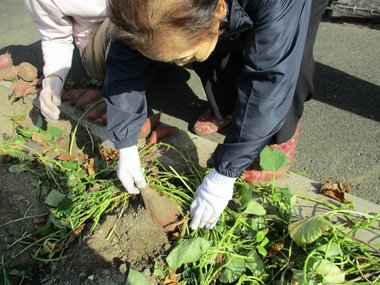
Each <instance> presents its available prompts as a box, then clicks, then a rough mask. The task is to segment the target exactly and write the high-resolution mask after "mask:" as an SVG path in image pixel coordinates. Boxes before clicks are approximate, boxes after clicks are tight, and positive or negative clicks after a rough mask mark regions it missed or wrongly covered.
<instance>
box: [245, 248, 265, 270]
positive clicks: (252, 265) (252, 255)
mask: <svg viewBox="0 0 380 285" xmlns="http://www.w3.org/2000/svg"><path fill="white" fill-rule="evenodd" d="M245 267H246V268H248V269H249V270H250V271H251V272H252V273H253V275H256V276H262V275H264V274H265V266H264V262H263V260H262V259H261V257H260V255H259V254H258V253H257V252H256V251H255V250H251V251H250V252H248V254H247V259H246V260H245Z"/></svg>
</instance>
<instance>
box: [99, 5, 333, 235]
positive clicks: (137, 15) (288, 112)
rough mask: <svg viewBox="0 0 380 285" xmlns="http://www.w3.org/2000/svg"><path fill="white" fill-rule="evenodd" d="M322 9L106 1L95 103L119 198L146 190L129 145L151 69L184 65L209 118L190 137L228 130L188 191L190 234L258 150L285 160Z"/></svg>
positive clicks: (215, 215)
mask: <svg viewBox="0 0 380 285" xmlns="http://www.w3.org/2000/svg"><path fill="white" fill-rule="evenodd" d="M327 2H328V1H327V0H313V1H311V0H297V1H292V0H269V1H262V0H181V1H175V0H168V1H159V0H138V1H137V0H109V3H108V4H109V6H108V10H107V11H108V16H109V17H110V20H111V21H112V22H113V23H114V25H115V28H116V29H117V34H118V36H117V38H115V39H114V40H113V41H112V43H111V46H110V51H109V54H108V58H107V64H106V68H107V74H106V79H105V85H104V89H103V95H104V97H105V100H106V102H107V110H108V118H107V120H108V132H109V136H110V138H111V140H112V141H113V143H114V145H115V147H116V148H118V149H120V161H119V165H118V177H119V179H120V180H121V182H122V183H123V185H124V187H125V188H126V189H127V191H129V192H130V193H139V189H138V188H141V187H144V186H145V184H146V182H145V178H144V176H143V173H142V172H141V168H140V159H139V155H138V152H137V147H136V144H137V137H138V134H139V132H140V129H141V127H142V125H143V123H144V121H145V118H146V116H147V103H146V98H145V91H146V89H147V87H148V86H149V84H150V81H151V79H152V77H153V75H154V72H155V70H156V67H157V65H158V63H159V62H167V63H175V64H177V65H179V66H182V65H185V64H188V63H192V64H193V67H194V69H195V71H196V72H197V74H198V75H199V76H200V78H201V81H202V84H203V86H204V89H205V91H206V94H207V97H208V101H209V103H210V107H211V111H209V112H208V113H207V114H206V115H204V116H203V117H202V119H201V120H199V121H198V122H197V123H196V124H195V131H196V132H198V133H200V134H203V133H204V132H203V131H202V130H206V131H205V132H207V133H209V132H210V130H211V132H212V131H217V130H218V129H220V128H221V127H225V126H227V125H228V124H230V123H231V124H230V128H229V132H228V134H227V135H226V138H225V140H224V142H223V143H222V144H219V145H218V146H217V148H216V149H215V153H214V156H213V160H214V168H213V169H212V171H211V172H210V173H209V174H207V175H206V176H205V177H204V179H203V182H202V183H201V185H200V186H199V187H198V189H197V190H196V192H195V197H194V200H193V202H192V203H191V207H190V214H191V219H192V220H191V224H190V226H191V228H192V229H196V228H202V227H207V228H210V229H211V228H213V227H214V225H215V224H216V223H217V221H218V219H219V217H220V215H221V213H222V212H223V210H224V209H225V207H226V206H227V204H228V202H229V200H230V199H231V198H232V194H233V186H234V183H235V181H236V179H237V177H239V176H240V175H241V174H242V173H243V172H244V171H245V170H246V169H247V168H249V167H250V165H251V164H252V162H254V161H255V160H256V158H257V157H258V156H259V154H260V152H261V151H262V149H263V148H264V147H265V146H266V145H268V144H272V145H273V144H274V145H275V146H277V147H278V148H279V149H282V150H283V151H284V152H286V151H285V150H284V149H285V148H290V149H291V150H292V151H293V152H294V146H295V143H294V141H295V139H296V136H297V130H298V127H297V126H298V121H299V119H300V117H301V115H302V112H303V104H304V102H305V100H307V99H310V98H311V96H312V94H313V80H312V79H313V65H314V61H313V54H312V50H313V45H314V41H315V37H316V33H317V29H318V25H319V22H320V19H321V15H322V14H323V12H324V11H325V8H326V5H327ZM289 144H290V146H289ZM288 154H289V153H288ZM289 156H290V155H289Z"/></svg>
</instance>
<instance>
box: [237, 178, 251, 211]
mask: <svg viewBox="0 0 380 285" xmlns="http://www.w3.org/2000/svg"><path fill="white" fill-rule="evenodd" d="M247 184H248V183H245V184H243V185H244V187H241V188H240V189H239V190H240V191H239V192H240V197H239V199H240V205H241V206H242V207H244V206H246V205H247V204H248V203H249V202H250V201H251V199H252V190H251V187H249V186H248V185H247ZM245 185H247V186H245Z"/></svg>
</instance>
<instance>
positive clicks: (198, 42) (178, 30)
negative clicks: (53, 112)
mask: <svg viewBox="0 0 380 285" xmlns="http://www.w3.org/2000/svg"><path fill="white" fill-rule="evenodd" d="M225 15H226V4H225V0H109V1H108V16H109V17H110V19H111V21H112V22H113V23H114V24H115V26H116V27H117V28H118V36H119V38H120V39H121V40H122V41H124V42H125V43H126V44H127V45H129V46H130V47H131V48H133V49H136V50H138V51H139V52H141V53H142V54H143V55H145V56H146V57H149V58H151V59H154V60H157V61H164V62H175V63H176V64H177V65H184V64H186V63H187V62H190V61H204V60H206V59H207V58H208V57H209V55H210V54H211V52H212V51H213V50H214V48H215V45H216V43H217V40H218V37H219V34H220V29H219V28H220V21H221V20H222V19H223V18H224V16H225Z"/></svg>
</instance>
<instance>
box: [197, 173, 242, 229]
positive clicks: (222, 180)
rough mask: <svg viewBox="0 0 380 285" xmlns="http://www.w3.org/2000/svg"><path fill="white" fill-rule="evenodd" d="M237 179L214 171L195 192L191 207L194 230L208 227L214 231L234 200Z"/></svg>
mask: <svg viewBox="0 0 380 285" xmlns="http://www.w3.org/2000/svg"><path fill="white" fill-rule="evenodd" d="M235 181H236V178H232V177H227V176H225V175H222V174H219V173H218V172H217V171H216V170H215V169H213V170H212V171H211V172H210V173H209V174H207V175H206V177H205V178H204V179H203V182H202V184H201V185H200V186H199V187H198V189H197V191H195V198H194V200H193V202H192V203H191V206H190V215H191V218H192V221H191V223H190V227H191V229H192V230H195V229H197V228H203V227H204V226H206V228H208V229H212V228H213V227H214V226H215V224H216V222H217V221H218V219H219V217H220V215H221V214H222V212H223V210H224V209H225V208H226V207H227V204H228V202H229V200H231V198H232V194H233V190H234V183H235Z"/></svg>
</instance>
